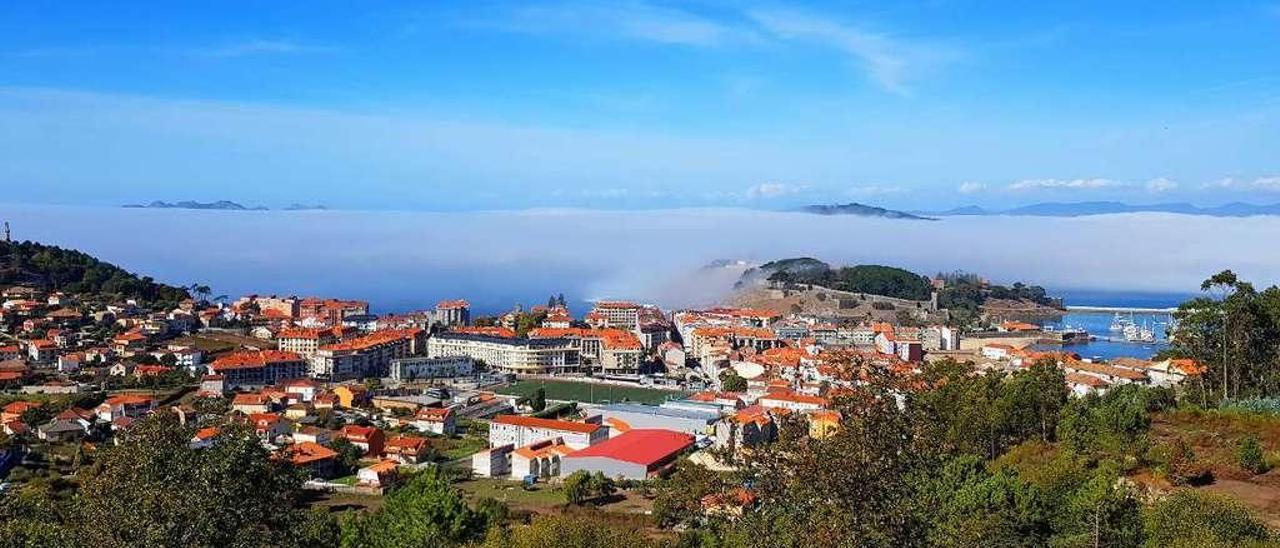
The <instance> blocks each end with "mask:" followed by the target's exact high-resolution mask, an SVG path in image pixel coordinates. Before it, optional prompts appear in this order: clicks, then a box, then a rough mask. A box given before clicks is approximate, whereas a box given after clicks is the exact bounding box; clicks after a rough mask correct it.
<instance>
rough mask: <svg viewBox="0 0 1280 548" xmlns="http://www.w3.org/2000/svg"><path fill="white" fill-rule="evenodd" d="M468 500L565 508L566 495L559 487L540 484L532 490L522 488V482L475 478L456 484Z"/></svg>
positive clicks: (527, 506)
mask: <svg viewBox="0 0 1280 548" xmlns="http://www.w3.org/2000/svg"><path fill="white" fill-rule="evenodd" d="M454 486H455V487H457V488H458V489H459V490H461V491H462V492H463V493H466V494H467V496H468V498H471V499H472V500H479V499H481V498H485V497H489V498H492V499H496V500H499V501H502V502H505V503H507V504H510V505H513V506H522V507H526V508H529V507H541V508H549V507H553V506H563V505H564V503H565V499H564V493H563V492H562V491H561V490H560V488H559V487H556V486H552V485H550V484H545V483H540V484H538V485H535V486H533V488H532V489H530V490H525V489H524V488H523V487H521V485H520V482H517V481H511V480H506V479H499V478H474V479H468V480H461V481H459V482H458V483H456V484H454Z"/></svg>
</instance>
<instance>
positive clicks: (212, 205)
mask: <svg viewBox="0 0 1280 548" xmlns="http://www.w3.org/2000/svg"><path fill="white" fill-rule="evenodd" d="M123 207H128V208H145V209H213V210H220V211H266V210H267V208H265V207H262V206H257V207H246V206H244V205H241V204H238V203H236V202H232V201H229V200H218V201H216V202H196V201H192V200H183V201H181V202H165V201H162V200H155V201H152V202H151V203H147V204H125V205H124V206H123Z"/></svg>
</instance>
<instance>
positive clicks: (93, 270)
mask: <svg viewBox="0 0 1280 548" xmlns="http://www.w3.org/2000/svg"><path fill="white" fill-rule="evenodd" d="M0 285H3V286H7V285H28V286H34V287H39V288H41V289H46V290H55V291H63V292H66V293H72V294H94V295H109V296H113V297H119V298H129V299H138V300H141V301H144V302H148V303H151V302H167V303H176V302H178V301H181V300H183V299H187V298H190V294H189V293H188V292H187V290H186V289H183V288H179V287H173V286H169V285H165V284H162V283H159V282H156V281H155V280H153V279H151V278H150V277H146V276H138V275H136V274H133V273H131V272H129V271H127V270H125V269H123V268H120V267H118V266H116V265H113V264H111V263H107V262H103V261H100V260H98V259H97V258H95V257H93V256H90V255H88V254H86V253H82V252H80V251H75V250H71V249H62V248H60V247H57V246H49V245H44V244H39V243H36V242H29V241H28V242H20V243H19V242H0Z"/></svg>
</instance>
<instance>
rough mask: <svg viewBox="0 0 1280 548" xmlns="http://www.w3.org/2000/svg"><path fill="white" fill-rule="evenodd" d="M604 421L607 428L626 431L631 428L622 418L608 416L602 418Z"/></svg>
mask: <svg viewBox="0 0 1280 548" xmlns="http://www.w3.org/2000/svg"><path fill="white" fill-rule="evenodd" d="M604 423H605V424H607V425H609V428H612V429H613V430H617V431H618V432H626V431H628V430H631V424H630V423H628V422H627V421H624V420H622V419H618V418H613V417H609V418H607V419H605V420H604Z"/></svg>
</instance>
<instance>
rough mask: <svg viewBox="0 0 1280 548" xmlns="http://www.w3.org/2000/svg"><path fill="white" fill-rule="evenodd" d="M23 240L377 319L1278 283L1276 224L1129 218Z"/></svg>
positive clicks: (277, 217) (629, 224)
mask: <svg viewBox="0 0 1280 548" xmlns="http://www.w3.org/2000/svg"><path fill="white" fill-rule="evenodd" d="M0 219H3V220H7V221H9V222H10V223H11V224H12V226H13V234H14V238H15V239H18V240H22V239H33V240H37V241H40V242H44V243H50V244H56V245H61V246H65V247H73V248H77V249H81V250H83V251H86V252H88V253H91V254H94V255H96V256H98V257H100V258H103V259H105V260H108V261H111V262H114V263H116V264H119V265H121V266H123V267H125V268H128V269H130V270H133V271H136V272H139V273H143V274H147V275H151V276H153V277H155V278H156V279H158V280H161V281H165V282H169V283H173V284H189V283H193V282H201V283H205V284H208V285H210V286H212V287H213V288H214V291H215V294H217V293H225V294H228V295H232V296H237V295H240V294H245V293H286V294H298V295H311V294H319V295H332V296H338V297H351V298H363V299H367V300H369V301H371V303H372V304H373V306H374V308H375V311H377V312H386V311H400V310H408V309H413V308H421V307H427V306H430V305H432V304H433V303H435V302H436V301H437V300H439V299H442V298H451V297H465V298H467V299H469V300H471V302H472V303H473V306H475V307H476V308H477V309H478V311H479V312H493V311H497V310H501V309H507V308H509V307H510V306H511V305H512V304H514V303H516V302H522V303H525V304H526V305H528V304H537V303H539V302H543V301H545V299H546V297H547V295H549V294H552V293H559V292H563V293H565V294H566V295H567V296H569V297H570V298H571V299H573V300H575V301H581V300H587V299H593V298H603V297H617V298H631V299H637V300H642V301H647V302H654V303H657V304H662V305H665V306H679V305H692V304H706V303H708V302H711V301H714V300H715V299H716V298H717V297H719V296H720V295H722V294H723V292H725V291H727V290H728V288H729V287H730V286H731V285H732V282H733V281H734V280H735V279H736V278H737V275H738V273H739V272H740V270H735V269H717V270H714V271H707V270H702V269H701V267H702V266H703V265H706V264H707V263H709V262H711V261H713V260H716V259H731V260H736V259H741V260H747V261H751V262H757V263H759V262H764V261H768V260H772V259H776V258H784V257H797V256H812V257H816V258H819V259H822V260H825V261H828V262H831V263H840V264H843V263H878V264H886V265H893V266H901V267H904V268H908V269H911V270H913V271H915V272H918V273H921V274H933V273H935V272H938V271H942V270H947V271H950V270H957V269H963V270H967V271H972V272H978V273H981V274H984V275H986V276H987V277H989V278H991V279H993V280H995V281H1001V282H1011V281H1016V280H1026V281H1029V282H1033V283H1037V284H1040V285H1044V286H1046V287H1049V288H1051V289H1053V290H1107V291H1126V292H1174V293H1190V292H1193V291H1195V290H1196V289H1197V287H1198V286H1199V283H1200V281H1201V280H1203V279H1204V278H1205V277H1207V276H1208V275H1210V274H1212V273H1214V272H1217V271H1218V270H1221V269H1223V268H1232V269H1234V270H1235V271H1236V272H1237V273H1239V274H1241V275H1242V276H1243V277H1245V278H1246V279H1249V280H1252V281H1253V282H1255V284H1257V285H1259V286H1265V285H1270V284H1272V283H1276V281H1277V280H1278V279H1280V254H1277V253H1275V252H1274V247H1273V246H1274V242H1275V241H1276V239H1277V236H1280V217H1251V218H1215V217H1197V216H1184V215H1172V214H1156V213H1142V214H1123V215H1103V216H1092V217H1078V218H1047V217H953V218H946V219H943V220H939V221H932V222H926V221H901V220H882V219H868V218H860V217H848V216H833V217H824V216H817V215H810V214H804V213H777V212H765V211H751V210H739V209H697V210H694V209H682V210H664V211H629V212H622V211H598V210H565V211H558V210H557V211H550V210H541V211H520V212H470V213H426V212H400V211H299V212H285V211H270V212H239V211H190V210H157V209H123V208H91V207H63V206H29V205H22V206H2V207H0Z"/></svg>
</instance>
